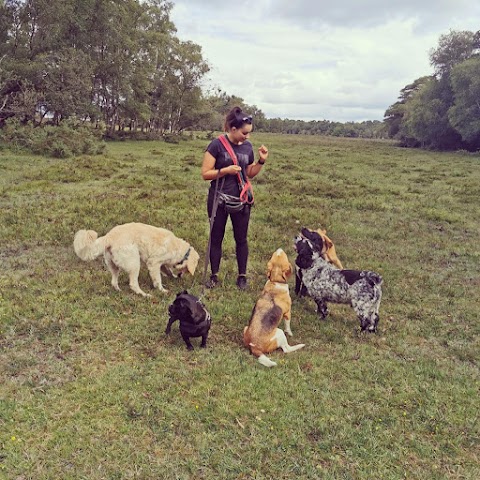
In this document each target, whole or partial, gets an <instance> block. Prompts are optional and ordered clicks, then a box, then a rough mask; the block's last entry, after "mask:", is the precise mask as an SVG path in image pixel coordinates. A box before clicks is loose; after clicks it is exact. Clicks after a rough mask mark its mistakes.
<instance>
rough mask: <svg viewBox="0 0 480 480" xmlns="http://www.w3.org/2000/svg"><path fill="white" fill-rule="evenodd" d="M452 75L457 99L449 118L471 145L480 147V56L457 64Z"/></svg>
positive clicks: (473, 147)
mask: <svg viewBox="0 0 480 480" xmlns="http://www.w3.org/2000/svg"><path fill="white" fill-rule="evenodd" d="M450 76H451V82H452V89H453V94H454V98H455V100H454V105H453V106H452V107H451V108H450V109H449V111H448V118H449V119H450V123H451V124H452V126H453V127H454V128H455V129H456V130H457V131H458V132H459V133H460V134H461V136H462V139H463V140H464V141H465V142H467V143H468V144H469V147H470V148H471V149H479V148H480V58H479V57H475V58H470V59H468V60H466V61H464V62H462V63H460V64H457V65H455V66H454V67H453V69H452V71H451V75H450Z"/></svg>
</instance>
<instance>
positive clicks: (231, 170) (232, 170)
mask: <svg viewBox="0 0 480 480" xmlns="http://www.w3.org/2000/svg"><path fill="white" fill-rule="evenodd" d="M241 169H242V167H241V166H240V165H229V166H228V167H223V168H222V172H223V173H224V174H225V175H235V174H236V173H237V172H239V171H240V170H241Z"/></svg>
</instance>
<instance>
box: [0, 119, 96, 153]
mask: <svg viewBox="0 0 480 480" xmlns="http://www.w3.org/2000/svg"><path fill="white" fill-rule="evenodd" d="M102 134H103V132H102V130H100V129H96V128H94V127H93V126H92V125H90V124H87V123H82V122H79V121H78V120H75V119H71V120H65V121H63V122H62V123H61V124H60V125H58V126H54V125H43V126H38V127H34V126H33V125H32V124H31V123H27V124H25V125H22V124H20V123H19V122H18V121H16V120H12V121H9V122H7V123H6V125H5V127H4V128H3V129H2V130H1V131H0V141H1V142H3V143H4V144H5V145H6V146H7V147H9V148H11V149H13V150H27V151H30V152H32V153H38V154H41V155H46V156H50V157H55V158H67V157H71V156H74V155H81V154H88V155H98V154H101V153H103V152H104V150H105V143H104V142H103V141H102Z"/></svg>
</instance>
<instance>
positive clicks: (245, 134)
mask: <svg viewBox="0 0 480 480" xmlns="http://www.w3.org/2000/svg"><path fill="white" fill-rule="evenodd" d="M252 129H253V125H252V124H251V123H244V124H243V125H242V126H241V127H239V128H237V127H232V128H231V129H230V132H229V133H230V138H231V140H232V141H233V143H238V144H240V143H243V142H245V140H248V139H249V138H250V132H251V131H252Z"/></svg>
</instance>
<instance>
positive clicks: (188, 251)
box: [174, 247, 192, 267]
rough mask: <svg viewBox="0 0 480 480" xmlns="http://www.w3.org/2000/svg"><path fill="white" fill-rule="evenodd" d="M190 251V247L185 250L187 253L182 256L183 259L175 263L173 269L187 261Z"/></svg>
mask: <svg viewBox="0 0 480 480" xmlns="http://www.w3.org/2000/svg"><path fill="white" fill-rule="evenodd" d="M191 250H192V247H188V250H187V253H186V254H185V255H184V256H183V258H182V259H181V260H180V261H179V262H177V263H176V264H175V265H174V267H176V266H177V265H181V264H182V263H183V262H184V261H185V260H188V257H189V256H190V251H191Z"/></svg>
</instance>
